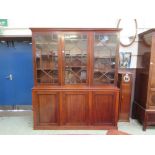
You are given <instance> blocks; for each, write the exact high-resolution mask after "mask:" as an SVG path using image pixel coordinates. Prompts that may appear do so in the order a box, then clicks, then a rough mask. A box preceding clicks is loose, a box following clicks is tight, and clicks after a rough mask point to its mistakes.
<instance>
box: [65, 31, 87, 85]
mask: <svg viewBox="0 0 155 155" xmlns="http://www.w3.org/2000/svg"><path fill="white" fill-rule="evenodd" d="M87 41H88V40H87V34H84V33H82V34H81V33H80V34H77V33H72V34H70V33H66V34H65V35H64V55H65V84H84V83H87V46H88V45H87Z"/></svg>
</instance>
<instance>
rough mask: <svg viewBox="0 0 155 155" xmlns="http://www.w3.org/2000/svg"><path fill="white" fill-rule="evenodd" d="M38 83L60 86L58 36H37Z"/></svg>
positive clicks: (49, 34) (50, 34)
mask: <svg viewBox="0 0 155 155" xmlns="http://www.w3.org/2000/svg"><path fill="white" fill-rule="evenodd" d="M35 44H36V64H37V67H36V68H37V82H38V83H51V84H58V35H57V34H56V33H48V34H46V33H44V34H36V35H35Z"/></svg>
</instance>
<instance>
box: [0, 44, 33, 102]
mask: <svg viewBox="0 0 155 155" xmlns="http://www.w3.org/2000/svg"><path fill="white" fill-rule="evenodd" d="M14 45H15V47H7V45H6V43H0V105H31V104H32V95H31V89H32V87H33V64H32V45H31V44H29V42H15V43H14ZM9 74H12V75H13V80H9V79H7V78H6V76H8V75H9Z"/></svg>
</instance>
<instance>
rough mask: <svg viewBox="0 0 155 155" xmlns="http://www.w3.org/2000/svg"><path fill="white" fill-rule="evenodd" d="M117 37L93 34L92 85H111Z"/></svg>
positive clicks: (114, 35)
mask: <svg viewBox="0 0 155 155" xmlns="http://www.w3.org/2000/svg"><path fill="white" fill-rule="evenodd" d="M116 50H117V35H116V34H105V33H95V34H94V84H113V83H114V74H115V61H116V58H115V57H116Z"/></svg>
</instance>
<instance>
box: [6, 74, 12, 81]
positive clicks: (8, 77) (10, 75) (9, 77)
mask: <svg viewBox="0 0 155 155" xmlns="http://www.w3.org/2000/svg"><path fill="white" fill-rule="evenodd" d="M5 78H6V79H8V80H12V79H13V76H12V74H9V75H8V76H6V77H5Z"/></svg>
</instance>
